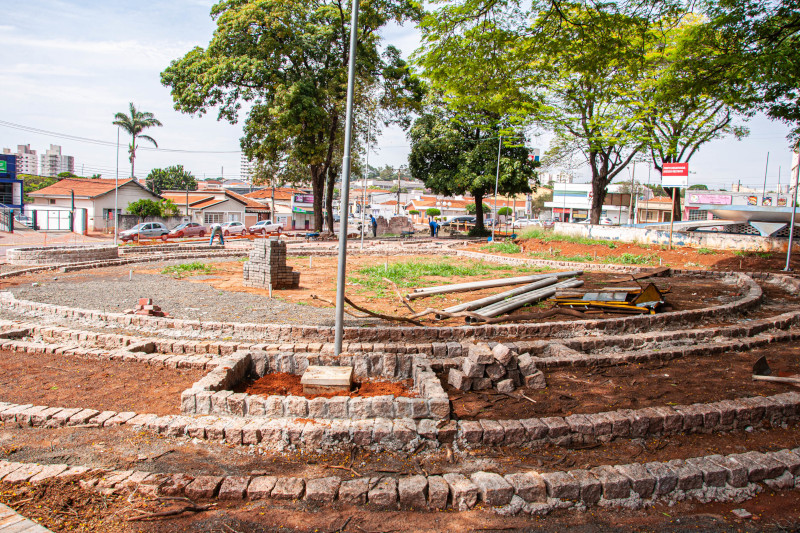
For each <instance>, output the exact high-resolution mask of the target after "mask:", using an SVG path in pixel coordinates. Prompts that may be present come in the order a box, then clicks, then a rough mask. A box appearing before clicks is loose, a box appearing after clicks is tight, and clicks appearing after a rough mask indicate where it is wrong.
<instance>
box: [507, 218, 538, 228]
mask: <svg viewBox="0 0 800 533" xmlns="http://www.w3.org/2000/svg"><path fill="white" fill-rule="evenodd" d="M538 225H541V222H539V219H538V218H518V219H517V220H515V221H514V224H513V225H512V226H513V227H514V228H527V227H528V226H538Z"/></svg>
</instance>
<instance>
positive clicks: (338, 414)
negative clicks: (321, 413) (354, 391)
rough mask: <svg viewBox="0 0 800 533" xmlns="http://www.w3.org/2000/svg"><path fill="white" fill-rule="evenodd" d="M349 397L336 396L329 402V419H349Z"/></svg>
mask: <svg viewBox="0 0 800 533" xmlns="http://www.w3.org/2000/svg"><path fill="white" fill-rule="evenodd" d="M348 400H349V398H348V397H347V396H334V397H333V398H331V399H329V400H328V413H327V416H328V418H349V414H348V410H347V404H348Z"/></svg>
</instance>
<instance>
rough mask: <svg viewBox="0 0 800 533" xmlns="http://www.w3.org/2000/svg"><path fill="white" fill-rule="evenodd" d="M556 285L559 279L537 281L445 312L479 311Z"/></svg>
mask: <svg viewBox="0 0 800 533" xmlns="http://www.w3.org/2000/svg"><path fill="white" fill-rule="evenodd" d="M554 283H558V278H556V277H552V278H545V279H543V280H541V281H536V282H534V283H529V284H528V285H523V286H522V287H517V288H516V289H511V290H510V291H505V292H500V293H497V294H493V295H491V296H487V297H485V298H481V299H479V300H472V301H471V302H465V303H463V304H458V305H454V306H452V307H448V308H447V309H445V310H444V311H445V312H446V313H458V312H459V311H469V310H472V309H478V308H480V307H485V306H487V305H489V304H493V303H496V302H499V301H500V300H505V299H506V298H510V297H511V296H516V295H518V294H523V293H526V292H530V291H532V290H535V289H541V288H543V287H547V286H548V285H552V284H554ZM436 318H438V319H440V320H441V318H442V317H441V316H439V315H436Z"/></svg>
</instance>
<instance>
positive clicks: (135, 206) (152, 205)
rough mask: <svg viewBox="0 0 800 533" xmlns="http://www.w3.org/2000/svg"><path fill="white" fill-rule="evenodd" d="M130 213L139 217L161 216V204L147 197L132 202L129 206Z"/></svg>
mask: <svg viewBox="0 0 800 533" xmlns="http://www.w3.org/2000/svg"><path fill="white" fill-rule="evenodd" d="M127 211H128V213H130V214H131V215H136V216H137V217H139V218H145V217H158V216H161V204H160V202H155V201H153V200H149V199H147V198H142V199H141V200H136V201H135V202H131V203H129V204H128V207H127Z"/></svg>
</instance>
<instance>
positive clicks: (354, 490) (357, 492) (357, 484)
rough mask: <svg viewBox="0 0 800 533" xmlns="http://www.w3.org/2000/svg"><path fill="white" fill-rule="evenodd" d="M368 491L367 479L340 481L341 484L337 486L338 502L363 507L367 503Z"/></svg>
mask: <svg viewBox="0 0 800 533" xmlns="http://www.w3.org/2000/svg"><path fill="white" fill-rule="evenodd" d="M368 490H369V478H357V479H349V480H347V481H342V484H341V485H340V486H339V501H340V502H342V503H349V504H353V505H364V504H365V503H367V491H368Z"/></svg>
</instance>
